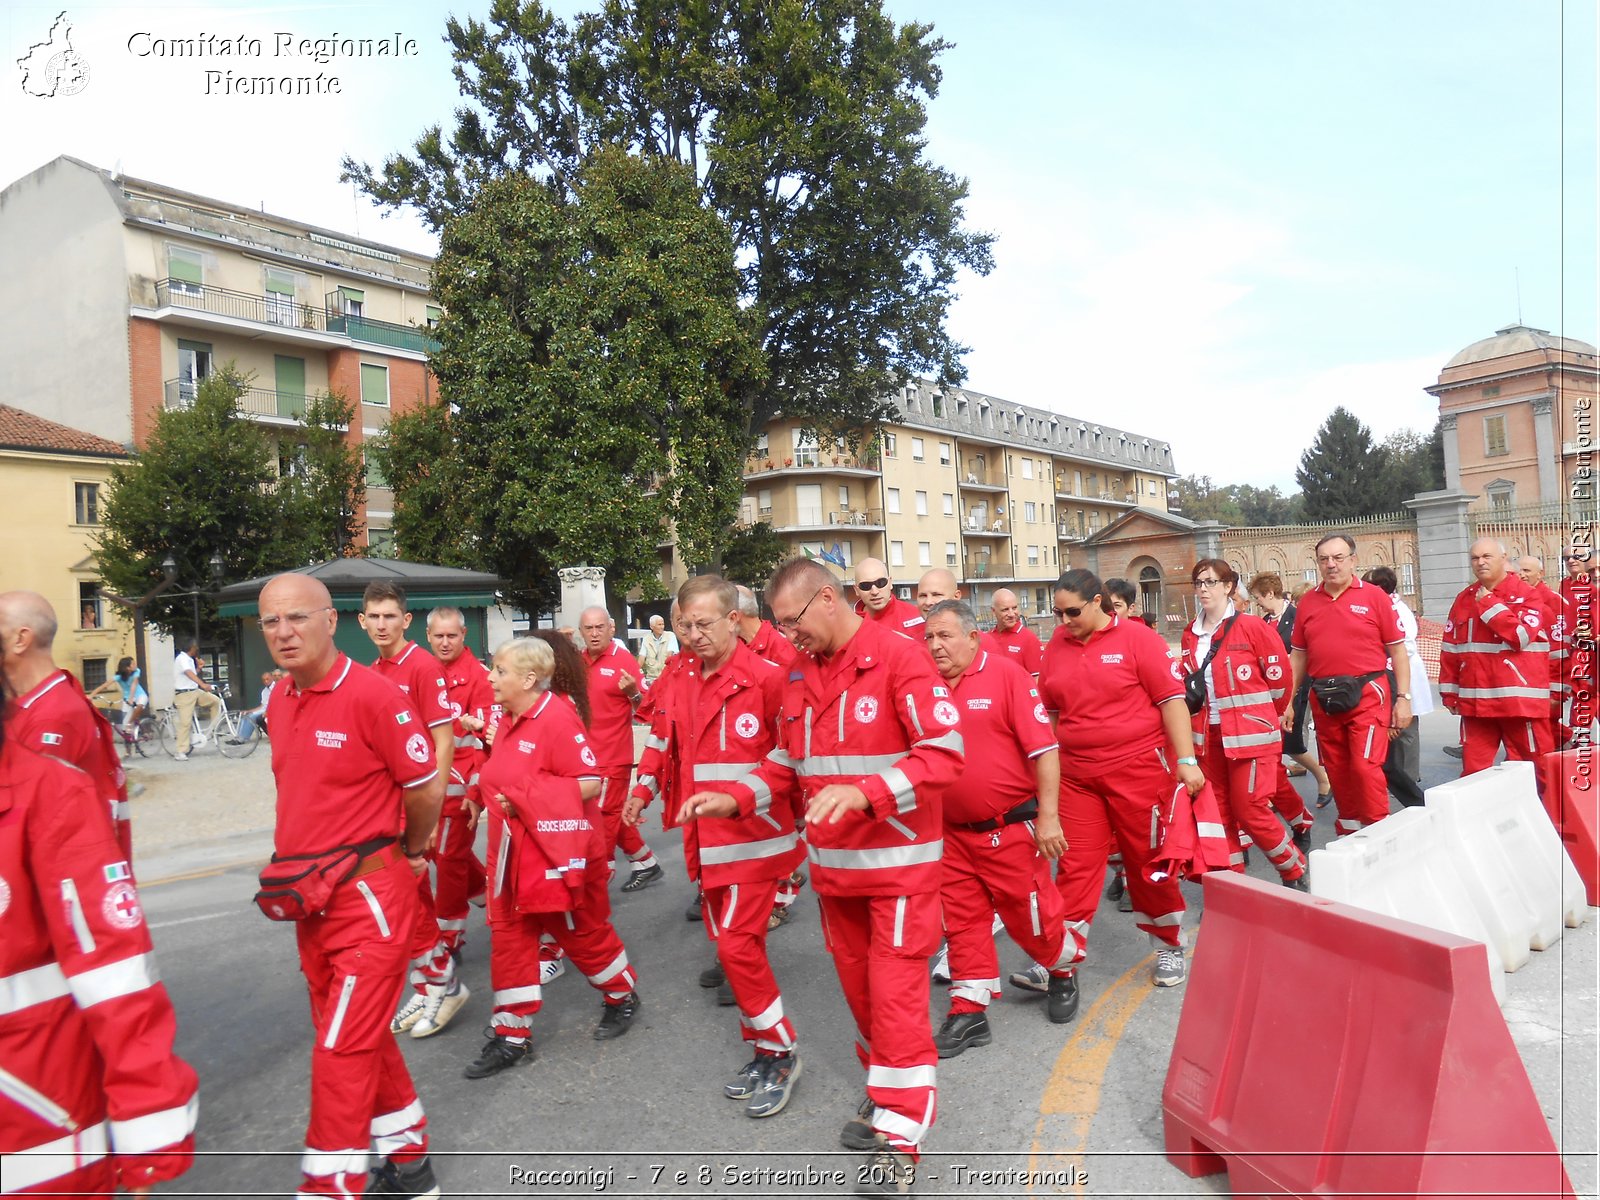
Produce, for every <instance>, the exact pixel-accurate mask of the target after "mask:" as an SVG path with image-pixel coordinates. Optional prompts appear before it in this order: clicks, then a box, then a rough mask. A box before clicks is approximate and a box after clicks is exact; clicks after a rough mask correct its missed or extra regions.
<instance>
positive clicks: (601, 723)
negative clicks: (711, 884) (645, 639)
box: [578, 607, 663, 892]
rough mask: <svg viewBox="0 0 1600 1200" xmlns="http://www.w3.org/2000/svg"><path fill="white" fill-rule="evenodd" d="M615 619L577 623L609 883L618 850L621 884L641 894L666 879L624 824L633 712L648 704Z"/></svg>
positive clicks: (599, 611)
mask: <svg viewBox="0 0 1600 1200" xmlns="http://www.w3.org/2000/svg"><path fill="white" fill-rule="evenodd" d="M614 628H615V626H614V625H613V624H612V621H611V614H610V613H608V612H607V611H606V610H605V609H603V608H599V607H595V608H586V609H584V610H583V615H582V616H580V617H579V618H578V635H579V636H580V637H582V638H583V661H584V663H585V664H586V665H587V666H588V668H589V745H590V747H591V748H593V750H594V753H595V757H596V758H598V759H599V761H600V773H601V775H602V779H601V781H600V816H601V818H602V819H603V820H604V821H605V835H606V836H605V850H606V872H607V878H610V876H611V873H612V872H614V871H615V870H616V867H615V859H616V853H617V847H618V846H621V847H622V852H623V853H624V854H626V855H627V856H628V863H629V869H630V871H631V873H630V874H629V876H628V879H627V882H626V883H624V884H623V885H622V890H623V891H625V892H637V891H638V890H639V889H640V888H643V887H648V886H650V884H652V883H654V882H655V881H656V880H658V879H660V878H661V877H662V874H663V872H662V870H661V864H660V863H658V862H657V861H656V856H655V854H654V853H653V852H652V851H651V849H650V847H649V846H648V845H647V844H646V843H645V840H644V838H643V837H642V836H641V835H640V833H639V831H638V830H637V829H635V828H634V827H633V826H632V825H627V824H624V823H623V820H622V807H623V805H625V804H626V803H627V802H628V784H629V781H630V780H631V778H632V776H633V710H634V709H635V708H637V707H638V706H639V702H640V701H641V700H643V699H644V692H643V691H641V690H640V687H639V680H640V679H641V678H642V677H643V674H644V672H643V671H641V670H640V668H639V663H638V661H637V660H636V659H635V658H634V657H633V655H631V654H629V653H628V652H627V651H626V650H624V649H623V648H622V647H621V646H619V645H618V644H617V643H616V641H615V640H614V639H613V637H612V630H613V629H614Z"/></svg>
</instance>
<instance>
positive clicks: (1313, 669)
mask: <svg viewBox="0 0 1600 1200" xmlns="http://www.w3.org/2000/svg"><path fill="white" fill-rule="evenodd" d="M1405 640H1406V635H1405V634H1404V633H1402V632H1401V631H1400V622H1399V620H1398V619H1397V618H1396V617H1395V615H1394V604H1393V602H1392V601H1391V600H1390V599H1389V593H1387V592H1385V591H1384V590H1383V589H1382V588H1380V587H1377V586H1375V585H1373V584H1370V583H1365V582H1363V581H1362V580H1360V579H1357V580H1355V581H1354V582H1353V583H1351V585H1350V586H1349V587H1347V588H1345V590H1344V591H1342V592H1340V593H1339V596H1338V598H1337V599H1335V598H1334V597H1332V596H1330V595H1328V591H1327V586H1326V585H1325V584H1320V583H1319V584H1318V585H1317V586H1316V587H1314V588H1312V589H1311V590H1310V591H1309V592H1307V593H1306V594H1305V595H1304V596H1302V597H1300V604H1299V607H1298V609H1297V610H1296V612H1295V618H1294V633H1293V634H1291V635H1290V640H1289V648H1290V649H1291V650H1304V651H1305V655H1306V673H1307V674H1309V675H1311V676H1312V677H1313V678H1321V677H1323V676H1327V675H1367V674H1370V673H1372V672H1373V671H1386V670H1388V669H1389V650H1388V647H1390V646H1392V645H1394V644H1395V643H1396V642H1404V641H1405Z"/></svg>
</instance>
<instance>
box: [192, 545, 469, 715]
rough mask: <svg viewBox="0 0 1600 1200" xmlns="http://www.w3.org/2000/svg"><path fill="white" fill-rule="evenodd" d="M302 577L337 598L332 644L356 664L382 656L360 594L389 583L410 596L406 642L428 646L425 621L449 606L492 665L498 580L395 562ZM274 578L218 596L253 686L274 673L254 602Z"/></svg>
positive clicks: (336, 566) (322, 568) (306, 570)
mask: <svg viewBox="0 0 1600 1200" xmlns="http://www.w3.org/2000/svg"><path fill="white" fill-rule="evenodd" d="M299 574H301V575H310V576H312V577H313V578H314V579H320V580H321V581H322V583H323V584H324V585H325V586H326V587H327V589H328V592H329V594H330V595H331V596H332V597H333V607H334V609H335V610H336V611H337V612H338V614H339V628H338V630H337V632H336V633H335V634H334V642H335V643H336V644H337V645H338V647H339V649H341V650H343V651H344V652H345V653H346V654H348V655H349V656H350V657H351V658H352V659H354V660H355V661H356V662H358V663H371V662H372V660H373V659H375V658H377V656H378V652H377V650H376V649H375V648H374V646H373V645H372V643H371V642H370V641H368V640H367V635H366V634H365V633H364V632H362V629H361V623H360V622H359V621H357V620H356V614H357V613H359V612H360V611H361V594H362V593H363V592H365V591H366V590H367V584H369V583H373V582H375V581H376V580H380V579H383V580H390V581H392V582H394V583H398V584H399V585H400V586H401V587H403V588H405V590H406V599H407V602H408V604H409V606H410V609H411V612H412V614H413V615H412V620H411V628H410V629H409V630H407V631H406V632H407V636H408V637H410V639H411V640H412V641H414V642H418V643H420V644H422V645H424V646H426V645H427V644H428V634H427V624H426V623H427V619H428V612H429V610H431V609H434V608H439V607H443V606H448V607H451V608H459V609H460V610H461V612H462V615H463V616H465V617H466V620H467V645H468V646H469V647H470V648H471V649H472V652H473V653H474V654H476V655H477V656H478V658H479V660H480V661H483V662H488V661H489V655H488V649H489V647H488V646H487V645H486V643H487V641H488V612H489V609H490V607H491V606H493V605H494V604H495V593H496V590H497V589H498V588H499V586H500V580H499V579H497V578H496V577H495V576H493V575H489V574H486V573H485V572H483V571H462V570H458V569H457V568H455V567H434V566H429V565H428V564H426V563H412V562H401V561H399V560H398V559H393V558H335V559H330V560H328V561H327V562H320V563H316V564H315V565H313V566H309V567H301V568H300V570H299ZM271 578H272V576H270V575H264V576H262V577H261V578H259V579H246V580H244V581H243V582H242V583H234V584H229V585H228V586H227V587H225V588H223V589H222V591H221V592H220V593H219V594H218V597H217V601H218V612H219V614H220V615H221V616H223V617H228V618H232V619H233V620H235V621H237V622H238V624H237V625H236V626H235V631H236V638H237V642H236V644H237V645H238V647H239V653H240V656H241V658H240V666H241V668H242V669H241V678H242V679H245V680H249V681H250V682H251V683H254V682H255V681H256V680H258V679H260V678H261V674H262V672H263V671H270V670H271V669H272V655H270V654H269V653H267V643H266V640H265V639H264V638H263V637H262V636H261V627H260V626H259V625H258V624H256V620H255V618H256V614H257V612H258V609H257V607H256V601H257V599H258V598H259V597H260V595H261V589H262V588H264V587H266V586H267V582H268V580H270V579H271ZM257 690H258V689H257V688H255V687H249V686H247V687H246V688H245V689H244V690H243V692H242V693H241V692H240V690H239V689H238V688H235V694H236V695H242V696H243V697H247V698H250V699H251V700H252V701H253V699H254V697H255V694H256V691H257Z"/></svg>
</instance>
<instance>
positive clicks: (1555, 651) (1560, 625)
mask: <svg viewBox="0 0 1600 1200" xmlns="http://www.w3.org/2000/svg"><path fill="white" fill-rule="evenodd" d="M1517 578H1518V579H1520V580H1522V582H1523V583H1524V584H1526V585H1527V587H1528V595H1529V597H1530V598H1531V599H1532V600H1533V602H1534V603H1535V604H1537V605H1538V606H1539V612H1540V614H1541V615H1542V616H1543V617H1544V628H1545V633H1546V634H1548V635H1549V637H1550V745H1551V746H1552V747H1557V746H1562V745H1564V744H1565V743H1566V735H1565V733H1564V732H1563V730H1562V720H1561V717H1562V709H1563V707H1564V706H1565V704H1566V699H1567V695H1566V679H1565V674H1566V669H1567V622H1566V604H1565V602H1564V601H1563V600H1562V599H1561V593H1560V592H1558V591H1556V590H1555V589H1554V588H1553V587H1551V586H1550V585H1549V584H1548V583H1546V582H1545V581H1544V560H1543V559H1541V558H1539V557H1537V556H1536V555H1532V554H1524V555H1523V556H1522V557H1521V558H1519V559H1517Z"/></svg>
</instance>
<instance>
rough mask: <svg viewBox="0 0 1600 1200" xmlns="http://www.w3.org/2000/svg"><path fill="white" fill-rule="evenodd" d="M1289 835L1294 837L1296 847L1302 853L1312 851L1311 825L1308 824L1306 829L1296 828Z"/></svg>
mask: <svg viewBox="0 0 1600 1200" xmlns="http://www.w3.org/2000/svg"><path fill="white" fill-rule="evenodd" d="M1289 836H1290V837H1292V838H1293V839H1294V845H1295V849H1297V850H1298V851H1300V853H1301V854H1310V853H1311V826H1309V825H1307V826H1306V827H1305V828H1304V829H1296V830H1295V831H1294V832H1293V833H1291V834H1290V835H1289Z"/></svg>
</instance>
